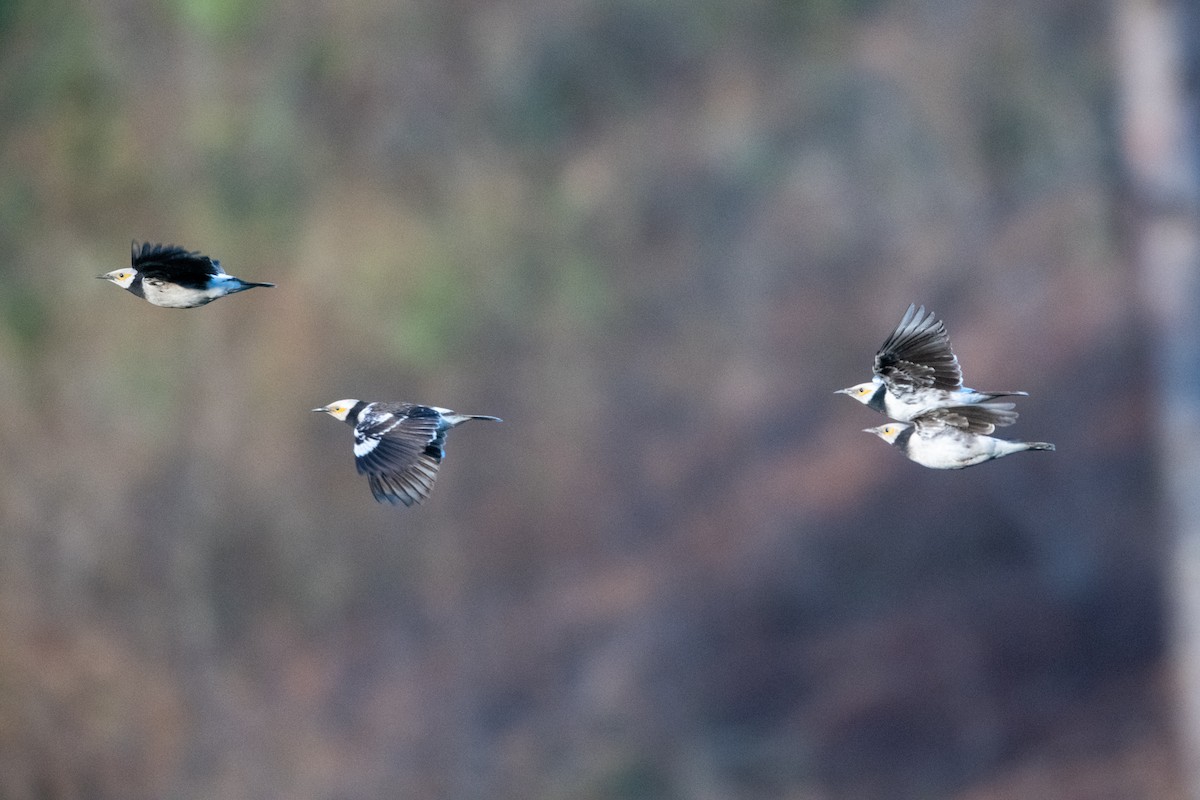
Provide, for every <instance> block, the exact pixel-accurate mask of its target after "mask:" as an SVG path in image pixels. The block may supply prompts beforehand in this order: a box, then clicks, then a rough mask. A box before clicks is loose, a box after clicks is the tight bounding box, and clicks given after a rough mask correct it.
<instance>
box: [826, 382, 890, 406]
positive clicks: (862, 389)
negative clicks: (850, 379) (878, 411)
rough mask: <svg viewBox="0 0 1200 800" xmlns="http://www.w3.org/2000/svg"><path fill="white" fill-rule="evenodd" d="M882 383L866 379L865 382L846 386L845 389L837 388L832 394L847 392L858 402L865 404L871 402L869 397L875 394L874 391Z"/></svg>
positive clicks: (877, 389) (876, 390)
mask: <svg viewBox="0 0 1200 800" xmlns="http://www.w3.org/2000/svg"><path fill="white" fill-rule="evenodd" d="M882 385H883V384H881V383H878V382H877V381H867V382H866V383H859V384H856V385H854V386H848V387H846V388H845V389H838V390H837V391H835V392H834V394H848V395H850V396H851V397H853V398H854V399H855V400H857V401H858V402H860V403H862V404H863V405H866V404H867V403H870V402H871V398H872V397H874V396H875V393H876V392H878V391H879V387H880V386H882Z"/></svg>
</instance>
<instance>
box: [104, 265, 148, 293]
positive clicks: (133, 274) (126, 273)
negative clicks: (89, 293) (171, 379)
mask: <svg viewBox="0 0 1200 800" xmlns="http://www.w3.org/2000/svg"><path fill="white" fill-rule="evenodd" d="M137 275H138V272H137V270H136V269H134V268H133V267H122V268H121V269H114V270H113V271H112V272H106V273H104V274H103V275H97V276H96V277H97V278H100V279H102V280H106V281H112V282H113V283H115V284H116V285H117V286H120V287H121V288H122V289H128V288H129V287H130V285H131V284H132V283H133V281H134V279H135V278H137Z"/></svg>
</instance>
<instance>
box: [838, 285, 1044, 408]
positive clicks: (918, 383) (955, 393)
mask: <svg viewBox="0 0 1200 800" xmlns="http://www.w3.org/2000/svg"><path fill="white" fill-rule="evenodd" d="M874 372H875V375H874V377H873V378H872V379H871V380H870V381H868V382H866V383H860V384H857V385H855V386H850V387H847V388H845V389H838V390H837V392H836V394H846V395H849V396H851V397H853V398H854V399H855V400H857V401H858V402H860V403H862V404H863V405H865V406H868V407H869V408H873V409H875V410H876V411H881V412H883V413H884V414H886V415H887V416H889V417H891V418H892V419H894V420H899V421H900V422H911V421H913V420H915V419H916V418H917V417H920V416H921V415H923V414H927V413H929V412H930V411H932V410H934V409H937V408H945V407H947V406H963V405H973V404H976V403H986V402H988V401H989V400H995V399H996V398H997V397H1015V396H1021V397H1024V396H1028V394H1029V393H1028V392H978V391H975V390H974V389H968V388H966V387H964V386H963V382H962V370H961V369H960V368H959V365H958V357H957V356H956V355H954V351H953V350H952V349H951V348H950V337H949V335H948V334H947V333H946V326H945V325H943V324H942V321H941V320H939V319H936V318H935V317H934V315H933V312H930V313H929V314H928V315H926V313H925V306H921V307H920V308H917V307H916V305H915V304H914V305H910V306H909V307H908V311H906V312H905V314H904V317H903V318H902V319H901V320H900V324H899V325H898V326H897V327H896V330H894V331H893V332H892V334H891V335H890V336H888V338H887V341H885V342H884V343H883V345H882V346H881V347H880V348H879V351H878V352H877V353H875V368H874Z"/></svg>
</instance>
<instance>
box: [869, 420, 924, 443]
mask: <svg viewBox="0 0 1200 800" xmlns="http://www.w3.org/2000/svg"><path fill="white" fill-rule="evenodd" d="M911 427H912V426H911V425H905V424H904V423H902V422H889V423H888V424H886V425H877V426H875V427H874V428H863V433H873V434H875V435H876V436H878V437H879V438H880V439H883V440H884V441H885V442H887V443H888V444H895V443H896V438H897V437H899V436H900V434H902V433H904V432H905V431H906V430H908V429H909V428H911Z"/></svg>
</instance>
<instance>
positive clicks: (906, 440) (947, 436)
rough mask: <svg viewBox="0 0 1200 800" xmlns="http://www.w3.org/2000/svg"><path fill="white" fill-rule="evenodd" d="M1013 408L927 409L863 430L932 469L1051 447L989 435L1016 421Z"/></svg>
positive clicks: (985, 405)
mask: <svg viewBox="0 0 1200 800" xmlns="http://www.w3.org/2000/svg"><path fill="white" fill-rule="evenodd" d="M1012 407H1013V404H1012V403H983V404H978V405H966V406H950V407H946V408H938V409H934V410H932V411H929V412H927V413H925V414H922V415H920V416H918V417H915V418H914V419H913V420H912V422H910V423H903V422H889V423H887V424H886V425H879V426H878V427H875V428H864V430H865V431H866V432H867V433H873V434H875V435H876V436H878V437H879V438H880V439H883V440H884V441H885V442H887V443H888V444H891V445H893V446H895V447H897V448H899V449H900V451H901V452H903V453H904V455H906V456H907V457H908V458H909V459H910V460H912V461H915V462H917V463H918V464H920V465H921V466H924V467H929V468H931V469H962V468H963V467H970V466H973V465H975V464H982V463H983V462H984V461H991V460H992V459H994V458H1001V457H1003V456H1007V455H1012V454H1013V453H1020V452H1022V451H1024V450H1053V449H1054V445H1052V444H1050V443H1049V442H1012V441H1009V440H1007V439H997V438H996V437H994V436H989V435H988V434H990V433H992V432H993V431H994V430H995V429H996V426H997V425H1007V424H1010V423H1011V422H1014V421H1015V420H1016V416H1017V415H1016V412H1015V411H1013V410H1012ZM1010 415H1011V416H1010ZM998 418H999V421H997V419H998Z"/></svg>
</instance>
